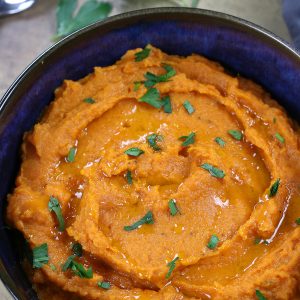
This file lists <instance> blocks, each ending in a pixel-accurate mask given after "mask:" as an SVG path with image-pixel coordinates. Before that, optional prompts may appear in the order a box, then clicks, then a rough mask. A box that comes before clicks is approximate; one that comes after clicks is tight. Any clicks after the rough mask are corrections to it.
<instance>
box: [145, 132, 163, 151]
mask: <svg viewBox="0 0 300 300" xmlns="http://www.w3.org/2000/svg"><path fill="white" fill-rule="evenodd" d="M146 139H147V142H148V144H149V146H150V147H151V148H152V149H153V150H154V151H160V150H161V148H160V147H159V146H158V145H157V142H161V141H162V140H163V136H162V135H159V134H156V133H152V134H150V135H148V136H147V138H146Z"/></svg>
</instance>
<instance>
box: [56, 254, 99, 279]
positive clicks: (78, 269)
mask: <svg viewBox="0 0 300 300" xmlns="http://www.w3.org/2000/svg"><path fill="white" fill-rule="evenodd" d="M75 257H76V255H71V256H69V257H68V259H67V260H66V262H65V263H64V264H63V266H62V271H63V272H65V271H67V270H68V269H71V270H72V272H73V273H74V274H75V275H77V276H79V277H80V278H93V270H92V267H89V268H88V269H85V268H84V266H83V265H82V264H81V263H78V262H77V261H75V260H74V259H75Z"/></svg>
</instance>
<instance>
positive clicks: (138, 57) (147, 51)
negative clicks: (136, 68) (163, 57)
mask: <svg viewBox="0 0 300 300" xmlns="http://www.w3.org/2000/svg"><path fill="white" fill-rule="evenodd" d="M150 51H151V49H150V48H148V47H147V46H146V47H145V48H144V49H143V50H141V51H139V52H137V53H135V54H134V56H135V61H137V62H139V61H142V60H144V59H145V58H147V57H148V56H149V54H150Z"/></svg>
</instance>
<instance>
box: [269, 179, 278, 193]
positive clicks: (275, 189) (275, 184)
mask: <svg viewBox="0 0 300 300" xmlns="http://www.w3.org/2000/svg"><path fill="white" fill-rule="evenodd" d="M279 185H280V178H278V179H277V180H276V181H275V182H274V183H273V184H272V186H271V188H270V191H269V197H270V198H271V197H274V196H275V195H276V194H277V192H278V188H279Z"/></svg>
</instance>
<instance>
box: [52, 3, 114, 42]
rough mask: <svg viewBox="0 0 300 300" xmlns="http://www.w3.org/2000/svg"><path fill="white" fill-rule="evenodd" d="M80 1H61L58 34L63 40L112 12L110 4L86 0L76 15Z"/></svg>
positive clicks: (57, 14)
mask: <svg viewBox="0 0 300 300" xmlns="http://www.w3.org/2000/svg"><path fill="white" fill-rule="evenodd" d="M77 3H78V1H70V0H59V1H58V4H57V8H56V20H57V33H56V36H55V39H59V38H62V37H64V36H66V35H68V34H70V33H72V32H74V31H76V30H78V29H80V28H83V27H85V26H87V25H89V24H92V23H94V22H96V21H100V20H103V19H105V18H106V17H107V16H108V15H109V13H110V12H111V10H112V5H111V4H110V3H108V2H102V1H96V0H86V1H85V2H84V4H82V5H81V7H80V8H79V10H78V13H77V14H76V15H75V14H74V13H75V11H76V8H77Z"/></svg>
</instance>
